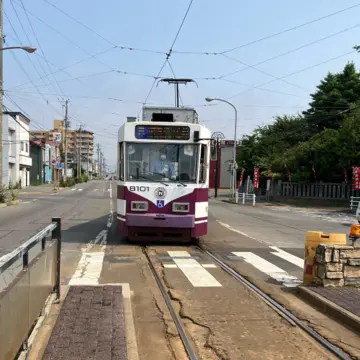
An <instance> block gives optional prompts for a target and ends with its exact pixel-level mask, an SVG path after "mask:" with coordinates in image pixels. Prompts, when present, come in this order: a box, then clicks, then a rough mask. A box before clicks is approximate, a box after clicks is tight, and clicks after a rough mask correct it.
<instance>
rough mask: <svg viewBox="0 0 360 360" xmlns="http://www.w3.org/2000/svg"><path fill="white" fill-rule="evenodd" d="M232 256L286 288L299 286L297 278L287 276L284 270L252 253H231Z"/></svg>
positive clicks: (299, 282)
mask: <svg viewBox="0 0 360 360" xmlns="http://www.w3.org/2000/svg"><path fill="white" fill-rule="evenodd" d="M233 254H234V255H235V256H238V257H240V258H242V259H243V260H244V261H246V262H247V263H249V264H250V265H252V266H254V267H255V268H257V269H258V270H260V271H261V272H263V273H265V274H266V275H268V276H270V277H272V278H273V279H275V280H276V281H278V282H280V283H282V284H283V285H284V286H286V287H296V286H298V285H299V284H301V281H300V280H299V279H298V278H297V277H295V276H292V275H289V274H288V273H287V272H286V271H285V270H283V269H281V268H279V267H278V266H276V265H274V264H272V263H271V262H269V261H267V260H265V259H263V258H261V257H260V256H258V255H256V254H254V253H252V252H233Z"/></svg>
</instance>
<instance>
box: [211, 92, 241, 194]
mask: <svg viewBox="0 0 360 360" xmlns="http://www.w3.org/2000/svg"><path fill="white" fill-rule="evenodd" d="M205 100H206V101H207V102H211V101H221V102H224V103H226V104H228V105H230V106H231V107H232V108H233V109H234V110H235V133H234V154H233V168H232V197H233V198H235V191H236V168H237V166H236V130H237V109H236V107H235V106H234V105H233V104H232V103H230V102H229V101H226V100H223V99H217V98H209V97H207V98H205Z"/></svg>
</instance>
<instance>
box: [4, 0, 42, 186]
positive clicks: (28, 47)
mask: <svg viewBox="0 0 360 360" xmlns="http://www.w3.org/2000/svg"><path fill="white" fill-rule="evenodd" d="M0 3H1V4H0V30H1V31H2V2H1V1H0ZM0 45H1V46H2V45H3V38H2V37H0ZM16 49H20V50H24V51H26V52H27V53H29V54H32V53H33V52H35V51H36V48H34V47H31V46H7V47H0V54H1V55H0V109H1V113H0V186H1V185H4V184H3V176H4V174H3V167H4V164H3V155H2V154H3V141H2V140H3V112H2V105H3V55H2V52H3V51H4V50H16ZM6 131H7V130H6ZM6 166H7V165H6Z"/></svg>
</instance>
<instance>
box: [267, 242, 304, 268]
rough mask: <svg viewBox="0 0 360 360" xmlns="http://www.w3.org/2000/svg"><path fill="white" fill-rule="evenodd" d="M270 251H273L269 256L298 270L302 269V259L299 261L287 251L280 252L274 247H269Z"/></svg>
mask: <svg viewBox="0 0 360 360" xmlns="http://www.w3.org/2000/svg"><path fill="white" fill-rule="evenodd" d="M270 249H273V250H275V251H274V252H271V254H273V255H276V256H278V257H279V258H281V259H284V260H286V261H288V262H290V263H292V264H294V265H296V266H298V267H300V268H302V269H303V268H304V259H301V258H299V257H297V256H295V255H292V254H290V253H288V252H287V251H284V250H281V249H279V248H278V247H276V246H270Z"/></svg>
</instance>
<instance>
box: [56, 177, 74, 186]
mask: <svg viewBox="0 0 360 360" xmlns="http://www.w3.org/2000/svg"><path fill="white" fill-rule="evenodd" d="M74 185H75V180H74V178H67V179H66V180H64V179H63V180H61V181H60V186H61V187H72V186H74Z"/></svg>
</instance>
